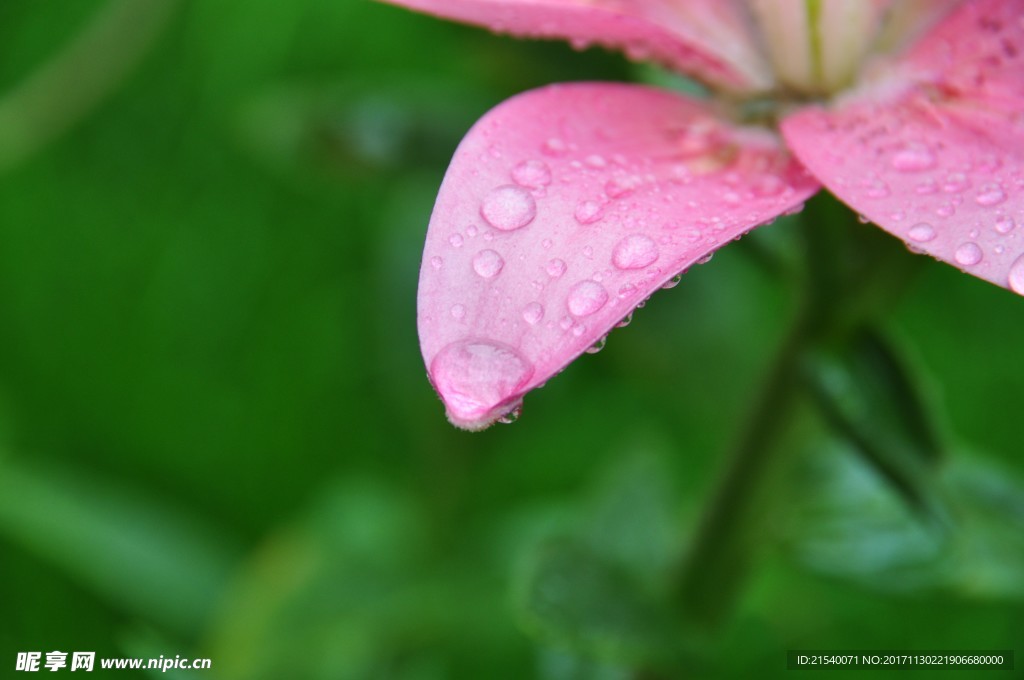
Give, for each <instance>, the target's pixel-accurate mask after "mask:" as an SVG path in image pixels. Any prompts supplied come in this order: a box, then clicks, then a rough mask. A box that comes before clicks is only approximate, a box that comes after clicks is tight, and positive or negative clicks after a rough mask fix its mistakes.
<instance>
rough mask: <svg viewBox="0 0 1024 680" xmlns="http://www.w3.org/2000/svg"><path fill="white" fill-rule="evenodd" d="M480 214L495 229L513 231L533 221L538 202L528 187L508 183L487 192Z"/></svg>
mask: <svg viewBox="0 0 1024 680" xmlns="http://www.w3.org/2000/svg"><path fill="white" fill-rule="evenodd" d="M480 214H481V215H482V216H483V218H484V219H485V220H487V223H488V224H490V225H491V226H492V227H494V228H495V229H500V230H501V231H512V230H513V229H519V228H521V227H525V226H526V225H527V224H529V223H530V222H532V221H533V218H534V217H536V216H537V203H536V201H534V199H533V196H532V195H530V192H529V191H527V190H526V189H524V188H522V187H518V186H514V185H512V184H506V185H505V186H500V187H498V188H497V189H494V190H492V191H491V193H489V194H487V198H485V199H484V202H483V205H481V206H480Z"/></svg>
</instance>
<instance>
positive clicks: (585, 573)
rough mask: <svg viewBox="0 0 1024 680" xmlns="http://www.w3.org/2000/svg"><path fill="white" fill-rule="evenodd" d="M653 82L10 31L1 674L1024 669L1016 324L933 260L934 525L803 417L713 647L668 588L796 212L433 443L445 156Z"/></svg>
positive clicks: (598, 60) (256, 10) (280, 9)
mask: <svg viewBox="0 0 1024 680" xmlns="http://www.w3.org/2000/svg"><path fill="white" fill-rule="evenodd" d="M650 77H652V76H651V73H650V72H649V71H644V70H641V69H639V68H638V67H635V66H633V65H630V64H628V63H627V62H626V61H624V60H623V59H621V58H619V57H618V56H616V55H611V54H606V53H603V52H601V51H599V50H592V51H588V52H584V53H579V52H574V51H572V50H571V49H569V48H568V47H566V46H563V45H559V44H548V43H531V42H525V41H515V40H511V39H508V38H499V37H495V36H492V35H490V34H487V33H485V32H483V31H477V30H474V29H470V28H466V27H460V26H455V25H451V24H446V23H444V22H440V21H436V20H432V19H430V18H427V17H422V16H418V15H414V14H411V13H408V12H405V11H403V10H400V9H396V8H393V7H390V6H385V5H380V4H375V3H372V2H363V1H361V0H290V1H289V2H280V1H276V0H275V1H269V0H261V1H258V2H257V1H254V0H246V1H244V2H243V1H241V0H209V1H206V0H190V1H186V0H180V1H175V0H107V1H105V2H104V1H101V2H97V1H93V0H78V1H76V2H62V3H56V2H38V0H5V1H4V2H3V3H2V4H0V98H2V99H0V229H2V236H0V438H2V439H0V611H2V612H3V616H2V617H0V652H2V653H0V668H2V669H4V671H3V673H2V674H3V675H4V677H6V676H7V674H8V673H10V674H13V668H14V664H15V656H16V653H17V652H18V651H33V650H34V651H42V652H47V651H51V650H63V651H76V650H77V651H96V652H97V656H99V657H115V656H139V657H156V656H159V655H164V656H166V657H173V656H175V655H176V654H177V655H181V656H189V657H195V656H203V657H209V658H211V659H212V661H213V669H212V670H211V671H193V672H180V673H179V674H177V675H175V674H174V673H167V674H165V677H216V678H282V677H290V678H402V679H405V678H408V679H417V680H419V679H434V678H456V677H457V678H485V677H486V678H532V677H541V678H553V679H560V678H630V677H640V675H639V674H638V670H637V669H640V668H647V669H648V670H647V671H644V672H648V673H650V674H651V675H650V676H649V677H716V676H733V675H735V676H745V675H748V674H751V673H757V674H758V675H766V676H772V675H780V676H781V675H784V674H785V671H784V666H785V655H784V652H785V650H786V649H796V648H803V649H813V648H819V649H821V648H875V649H897V648H911V649H995V648H1002V649H1006V648H1013V647H1014V646H1016V647H1017V648H1018V651H1019V650H1021V649H1024V644H1022V643H1024V607H1022V601H1024V495H1022V493H1021V489H1022V488H1024V486H1022V485H1021V479H1022V478H1024V456H1022V448H1024V445H1022V437H1021V423H1020V404H1021V401H1020V394H1021V387H1022V386H1024V362H1022V361H1021V360H1020V357H1021V346H1022V345H1021V343H1022V341H1024V307H1022V306H1021V300H1020V299H1019V298H1018V297H1016V296H1014V295H1012V294H1010V293H1008V292H1006V291H1003V290H1000V289H997V288H995V287H994V286H991V285H989V284H986V283H982V282H980V281H977V280H974V279H971V278H969V277H966V276H963V275H960V274H959V273H958V272H956V271H954V270H953V269H952V268H950V267H947V266H943V265H938V264H935V263H932V262H928V263H927V264H926V265H925V267H924V269H923V272H922V273H921V275H920V276H919V277H918V278H917V279H915V282H914V283H913V285H912V286H911V287H910V288H909V290H908V292H907V293H906V295H905V296H904V297H902V298H901V299H900V302H899V304H898V305H897V306H896V307H895V309H894V310H893V311H892V312H891V313H890V314H889V315H888V316H887V317H886V322H885V328H884V334H885V337H886V338H887V342H890V343H891V346H892V347H895V348H898V353H899V356H900V357H901V358H902V360H904V361H905V362H906V365H907V366H910V367H911V369H908V371H909V375H911V378H910V380H911V382H912V385H913V388H914V390H916V391H917V392H916V393H919V394H921V395H923V397H922V398H923V403H924V404H926V410H927V411H928V412H929V413H930V414H931V416H932V417H933V418H934V422H935V423H937V425H936V428H937V431H938V433H939V435H938V436H939V437H940V439H941V449H942V452H943V455H942V457H941V459H938V460H937V461H933V460H931V459H928V460H924V461H923V462H921V463H920V465H917V464H916V463H913V462H912V463H911V464H910V465H909V467H906V466H904V468H903V469H904V471H905V470H906V469H911V470H916V471H917V472H914V473H913V474H911V475H910V477H912V480H911V482H910V485H911V486H915V485H920V486H921V488H924V489H925V491H924V492H922V493H925V494H926V495H929V496H930V495H934V496H935V498H938V499H940V501H936V503H938V504H939V505H941V510H939V511H937V512H936V513H935V514H936V515H937V516H940V517H941V521H939V522H938V524H940V525H942V526H941V527H940V528H938V529H936V528H935V526H934V524H936V522H933V521H931V520H927V519H924V518H923V517H922V513H921V512H915V510H914V508H913V503H912V502H908V500H907V494H906V493H903V494H902V495H901V493H899V492H898V490H897V487H898V486H899V484H893V481H894V477H893V476H892V475H889V476H887V475H886V474H884V470H882V471H881V472H880V469H879V467H878V466H877V465H873V464H872V461H871V460H870V458H869V457H865V456H863V455H859V453H858V451H856V450H855V449H856V448H857V446H856V442H853V443H851V442H850V441H848V439H849V438H848V437H843V436H840V434H837V433H836V432H834V428H831V427H829V426H828V425H827V424H826V423H825V419H822V418H820V417H817V416H815V414H814V409H813V408H812V407H811V406H807V407H806V408H805V411H806V412H805V413H804V414H803V415H802V416H801V418H800V419H799V421H800V422H799V423H798V426H797V427H796V428H795V430H794V432H792V433H791V434H790V435H789V437H790V440H789V444H788V446H790V447H791V448H792V449H793V450H794V451H796V452H797V454H798V455H797V456H796V457H795V462H794V463H793V464H792V466H791V470H790V472H789V473H788V474H787V475H786V478H787V481H786V482H784V483H783V484H782V485H781V486H780V487H779V489H778V490H777V491H776V492H775V493H776V495H777V496H778V499H777V500H778V502H777V503H776V504H775V507H776V508H777V509H779V510H780V511H779V512H777V513H776V515H775V516H774V517H776V518H775V519H774V520H773V521H772V522H771V523H770V531H769V532H768V540H766V541H765V542H764V543H765V545H764V546H763V549H762V550H761V551H760V558H759V560H758V562H757V565H756V568H755V569H754V570H753V571H752V573H751V576H750V578H749V580H748V581H747V583H746V587H745V589H744V592H743V596H742V598H741V599H740V601H739V603H738V606H737V607H736V609H735V611H734V612H733V613H732V615H731V616H729V617H728V619H727V622H726V623H725V625H724V626H723V628H722V630H721V631H719V632H718V633H717V634H715V635H710V634H704V633H701V634H697V635H694V636H692V638H691V639H690V640H689V641H687V642H682V643H681V642H680V639H679V638H675V637H672V636H668V637H672V639H671V641H666V640H665V639H663V638H665V637H666V633H665V631H667V630H669V629H670V626H669V625H668V624H664V623H663V619H661V618H659V617H662V616H665V617H668V619H671V618H672V616H673V613H672V612H671V611H667V612H666V611H665V610H666V603H665V601H664V599H665V598H664V597H663V596H662V595H663V593H664V591H665V583H667V582H670V581H671V579H672V574H673V573H674V570H675V569H677V568H678V567H677V565H678V563H679V560H680V558H681V556H683V555H684V554H685V551H686V546H687V538H688V536H689V535H690V533H691V532H692V531H693V527H694V524H695V520H696V518H697V517H698V516H699V513H700V508H701V506H702V503H703V502H704V500H705V498H706V497H707V495H708V493H709V489H710V488H711V486H712V484H713V482H714V479H715V477H716V476H717V474H718V471H719V469H720V467H721V465H722V462H723V458H724V456H725V455H726V453H727V451H728V450H729V446H730V444H731V443H732V442H733V440H734V438H735V436H736V432H737V429H738V427H739V426H738V423H740V422H741V421H742V420H743V418H744V415H745V414H746V413H747V412H748V410H749V408H750V400H751V395H752V394H753V393H754V392H755V391H756V387H757V385H758V384H759V383H760V381H761V379H762V377H763V374H764V372H765V367H766V366H767V363H768V361H769V360H770V358H771V356H772V352H773V348H774V347H775V346H776V344H777V343H778V341H779V339H780V338H781V337H782V335H783V332H784V329H785V326H786V323H787V319H788V317H789V315H790V313H791V311H792V307H793V303H792V298H793V294H792V290H791V289H790V288H789V287H788V285H787V284H786V283H784V282H781V281H780V280H779V279H778V278H777V277H775V276H773V274H772V271H771V269H769V268H765V267H764V266H762V263H760V262H759V253H764V252H773V251H774V252H777V253H782V254H783V255H785V254H786V253H788V252H791V251H792V241H793V240H794V239H795V230H796V227H795V226H794V224H795V222H796V221H797V220H798V219H801V218H800V217H797V218H788V219H784V220H781V221H780V222H779V223H777V224H776V225H775V226H773V227H771V228H768V229H765V230H763V231H761V232H758V233H757V234H755V235H754V236H751V237H749V239H745V240H744V241H743V242H741V243H740V244H738V245H737V246H735V247H730V248H727V249H725V250H724V251H722V252H721V253H719V254H717V255H716V257H715V259H714V262H713V263H712V264H709V265H707V266H705V267H699V268H696V269H695V270H694V271H692V272H691V273H690V274H688V275H687V276H686V277H685V278H684V282H683V284H682V285H680V286H678V287H677V288H676V289H674V290H673V291H671V292H664V293H659V294H658V295H656V296H655V297H654V299H653V300H652V301H651V303H650V304H649V305H647V307H646V308H645V309H643V310H640V311H639V312H638V313H637V315H636V319H635V320H634V322H633V324H632V325H631V326H630V327H629V328H626V329H623V330H619V331H616V332H615V333H614V334H613V335H612V337H611V339H610V342H609V346H608V347H607V348H606V349H605V350H604V351H603V352H601V353H600V354H597V355H595V356H586V357H584V358H582V359H581V360H579V361H578V362H577V364H576V365H574V366H572V367H571V368H570V369H569V370H567V371H566V372H565V373H564V374H563V375H561V376H559V377H558V378H557V379H555V380H553V381H552V382H551V383H550V385H549V386H547V387H546V388H545V389H543V390H541V391H538V392H537V393H535V394H531V395H530V396H529V397H528V398H527V400H526V408H525V412H524V415H523V418H522V419H521V420H520V421H519V422H517V423H515V424H514V425H512V426H508V427H505V426H501V427H495V428H492V429H491V430H489V431H486V432H484V433H479V434H467V433H463V432H460V431H457V430H455V429H453V428H452V427H451V426H449V425H448V423H447V422H446V421H445V418H444V416H443V409H442V407H441V404H440V402H439V401H438V400H437V399H436V397H435V396H434V394H433V392H432V390H431V388H430V386H429V384H428V382H427V380H426V377H425V372H424V369H423V366H422V361H421V358H420V356H419V349H418V343H417V339H416V329H415V297H416V280H417V276H418V267H419V257H420V248H421V245H422V241H423V238H424V233H425V228H426V223H427V219H428V216H429V214H430V210H431V207H432V204H433V199H434V195H435V192H436V189H437V186H438V184H439V182H440V180H441V177H442V175H443V173H444V170H445V167H446V165H447V162H448V159H449V158H450V156H451V153H452V151H453V150H454V148H455V145H456V144H457V143H458V141H459V139H460V138H461V136H462V134H463V133H464V132H465V131H466V130H467V129H468V127H469V126H470V125H471V124H472V123H473V121H474V120H476V119H477V118H478V117H479V116H480V115H482V114H483V113H484V112H485V111H486V110H487V109H489V108H490V107H491V106H493V105H495V104H497V103H498V102H500V101H502V100H503V99H505V98H507V97H508V96H511V95H512V94H514V93H516V92H520V91H522V90H525V89H528V88H530V87H534V86H538V85H541V84H545V83H548V82H553V81H560V80H587V79H591V80H593V79H637V78H650ZM864 228H865V229H868V228H869V227H864ZM894 247H898V246H894ZM906 257H907V258H908V259H909V258H911V256H910V255H909V254H908V255H907V256H906ZM833 368H834V367H833ZM837 370H839V372H840V373H841V372H842V369H841V368H840V369H837ZM840 378H842V376H840ZM868 411H870V407H869V408H868ZM883 448H884V447H883ZM913 448H914V447H913V446H910V447H909V449H911V450H912V449H913ZM896 455H897V458H898V457H899V455H902V454H896ZM907 455H908V456H910V457H913V451H911V453H909V454H907ZM924 458H928V456H925V457H924ZM915 465H917V467H915ZM883 467H884V466H883ZM897 467H899V465H897ZM914 475H917V476H916V477H915V476H914ZM903 477H904V481H906V479H905V478H906V477H907V473H904V474H903ZM899 478H900V474H899V473H897V474H896V475H895V479H896V481H899ZM922 480H923V481H922ZM905 491H906V490H905V489H904V492H905ZM668 609H670V607H669V608H668ZM682 648H685V650H684V651H680V649H682ZM666 649H668V650H669V651H668V652H666V651H665V650H666ZM683 657H685V659H684V658H683ZM650 659H654V661H650ZM1020 663H1021V661H1020V660H1018V667H1019V664H1020ZM63 672H68V671H67V670H65V671H63ZM97 672H99V671H97ZM118 673H119V674H120V675H121V676H123V677H132V675H133V673H132V672H130V671H118ZM157 675H159V674H157ZM1002 675H1006V674H1005V673H1004V674H1002ZM139 677H149V676H146V675H145V674H139ZM645 677H646V676H645Z"/></svg>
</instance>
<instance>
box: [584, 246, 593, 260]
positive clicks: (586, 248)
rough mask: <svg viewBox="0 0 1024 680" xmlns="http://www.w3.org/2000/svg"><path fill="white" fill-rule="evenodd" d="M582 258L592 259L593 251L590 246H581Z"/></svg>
mask: <svg viewBox="0 0 1024 680" xmlns="http://www.w3.org/2000/svg"><path fill="white" fill-rule="evenodd" d="M583 257H585V258H588V259H589V258H592V257H594V249H593V248H591V247H590V246H583Z"/></svg>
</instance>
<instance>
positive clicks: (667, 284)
mask: <svg viewBox="0 0 1024 680" xmlns="http://www.w3.org/2000/svg"><path fill="white" fill-rule="evenodd" d="M682 280H683V275H682V274H676V275H675V276H673V277H672V278H671V279H669V280H668V281H666V282H665V283H663V284H661V287H662V289H663V290H669V289H671V288H675V287H676V286H678V285H679V282H680V281H682Z"/></svg>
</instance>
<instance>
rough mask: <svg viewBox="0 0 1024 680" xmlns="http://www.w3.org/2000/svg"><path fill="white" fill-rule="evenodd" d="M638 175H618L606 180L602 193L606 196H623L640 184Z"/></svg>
mask: <svg viewBox="0 0 1024 680" xmlns="http://www.w3.org/2000/svg"><path fill="white" fill-rule="evenodd" d="M640 182H641V180H640V178H639V177H619V178H615V179H610V180H608V181H607V182H606V183H605V185H604V193H606V194H608V198H625V197H626V196H629V195H630V194H631V193H633V190H634V189H636V188H637V187H638V186H640Z"/></svg>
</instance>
